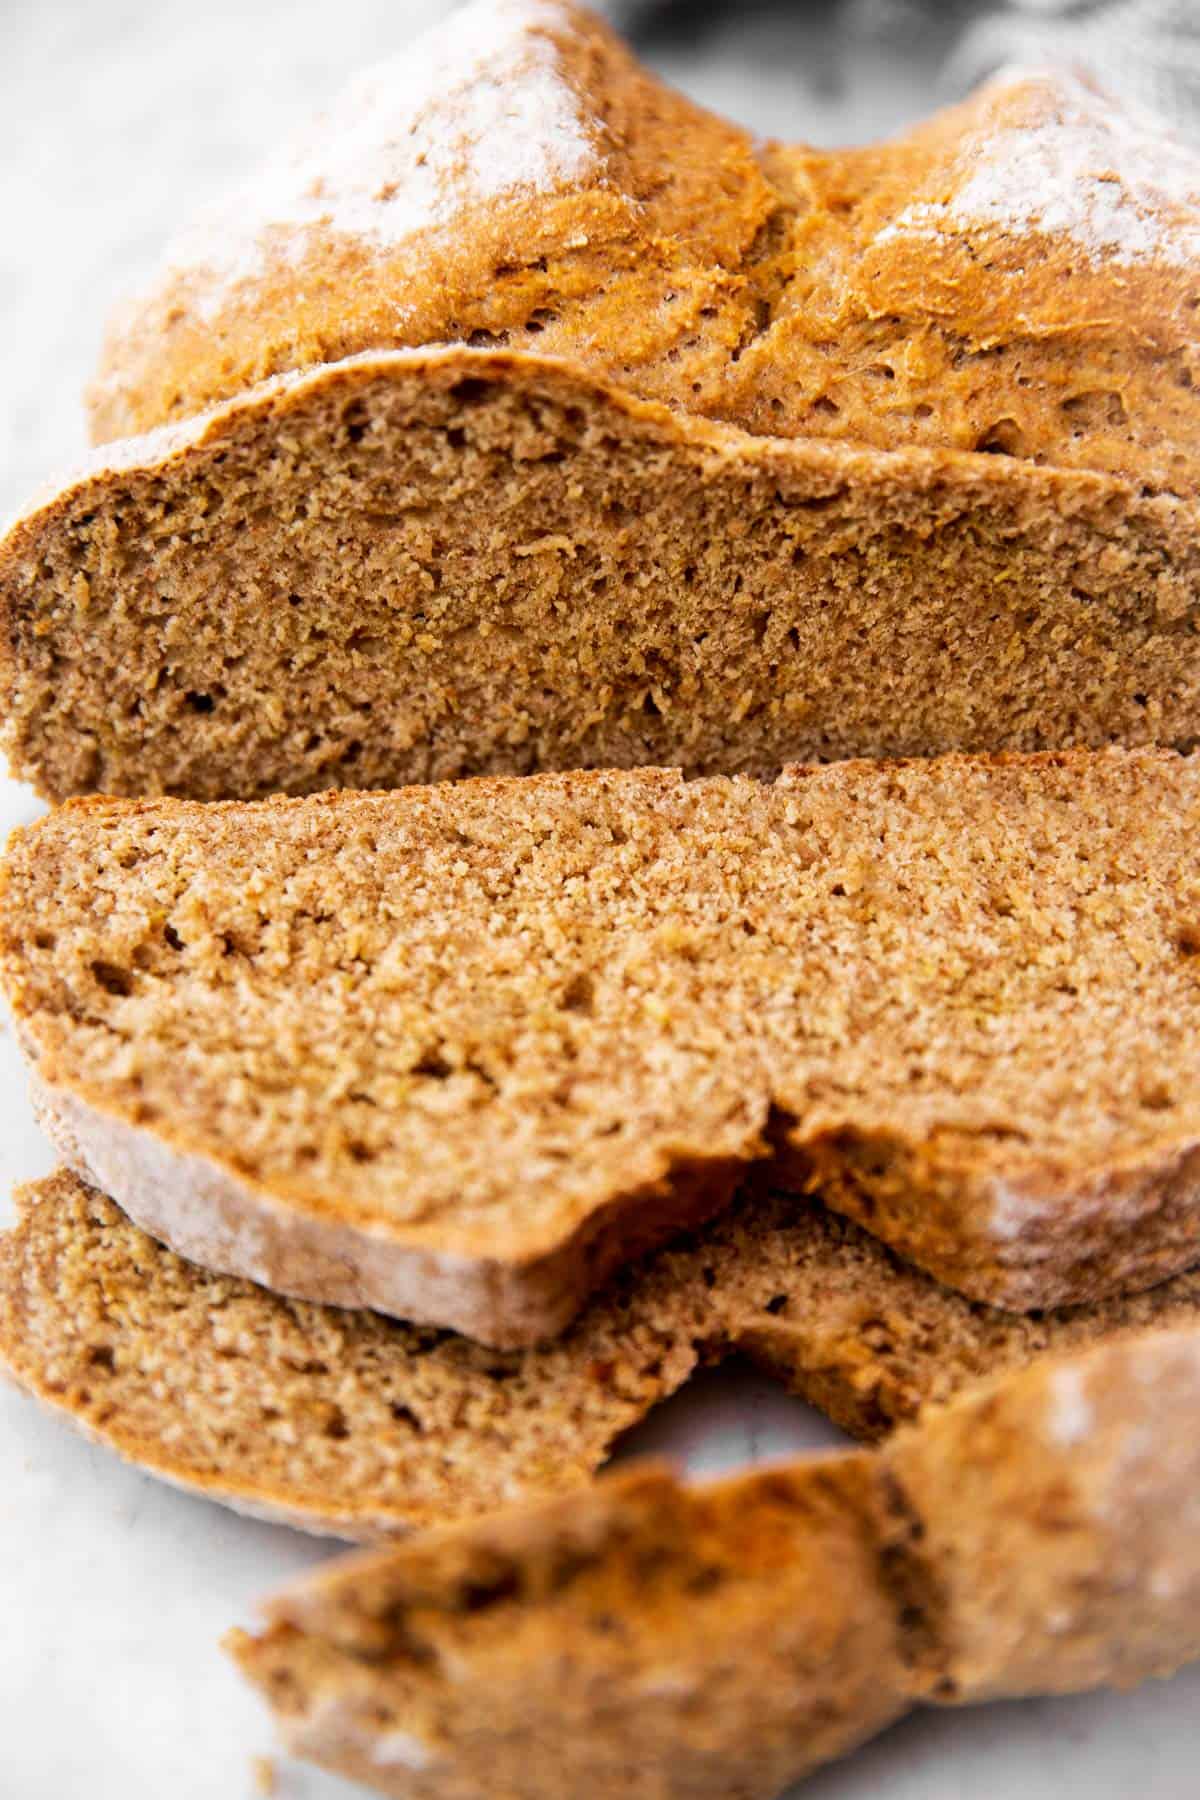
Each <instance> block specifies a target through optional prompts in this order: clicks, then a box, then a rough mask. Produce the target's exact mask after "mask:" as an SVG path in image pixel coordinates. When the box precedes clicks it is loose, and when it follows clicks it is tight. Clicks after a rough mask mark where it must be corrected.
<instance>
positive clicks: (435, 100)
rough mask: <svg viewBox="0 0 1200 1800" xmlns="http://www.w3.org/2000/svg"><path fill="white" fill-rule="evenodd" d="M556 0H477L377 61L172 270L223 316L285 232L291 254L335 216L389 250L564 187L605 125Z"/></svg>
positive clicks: (208, 222) (205, 309)
mask: <svg viewBox="0 0 1200 1800" xmlns="http://www.w3.org/2000/svg"><path fill="white" fill-rule="evenodd" d="M566 23H567V21H566V20H565V19H564V15H563V13H562V11H561V9H560V8H559V6H558V5H557V4H555V0H476V3H475V4H474V5H471V6H468V7H467V8H465V9H464V10H463V11H461V12H459V13H456V14H454V15H452V17H451V18H450V19H449V20H448V21H447V22H445V23H444V24H443V25H441V27H440V28H438V29H437V30H434V31H431V32H430V33H428V34H427V35H426V36H425V37H423V38H421V39H419V40H418V41H417V42H416V43H415V44H413V45H411V46H410V47H409V48H408V49H406V50H405V51H403V52H402V53H401V54H400V55H398V56H396V57H393V58H391V59H390V60H389V61H387V62H384V63H380V64H378V65H376V66H375V67H373V68H371V69H368V70H366V71H364V72H363V73H362V74H361V75H359V76H357V77H356V78H355V79H354V80H353V81H351V82H350V84H349V85H348V86H347V87H346V88H345V89H343V91H342V93H341V94H340V96H339V97H338V98H337V100H335V102H334V103H333V105H332V106H331V107H330V109H329V110H328V111H327V112H325V113H324V114H322V115H321V116H320V118H319V119H317V120H316V121H315V122H314V123H313V124H311V125H310V126H309V127H308V128H307V129H306V130H305V131H304V132H303V133H302V134H301V135H300V136H299V137H297V138H296V139H295V140H293V141H292V142H290V143H289V144H288V145H286V146H285V147H284V148H283V149H282V150H281V151H280V152H279V153H278V154H277V155H275V156H274V157H272V158H271V159H270V161H269V162H268V163H267V164H266V166H265V167H264V168H263V169H261V170H260V171H259V173H258V174H257V176H256V177H255V178H254V179H253V180H252V181H251V182H250V183H248V184H247V185H246V186H245V187H243V188H240V189H239V190H238V191H237V192H236V193H235V194H233V195H232V196H230V197H229V198H228V199H226V200H224V201H222V202H220V203H219V204H218V205H217V206H215V207H211V208H209V209H208V210H207V211H206V212H205V213H204V214H203V215H201V217H200V218H199V219H198V220H197V221H196V223H195V225H193V226H192V227H191V228H189V229H188V230H187V231H185V232H184V233H183V234H182V235H181V236H180V237H179V238H178V239H177V240H176V241H175V243H174V244H173V245H172V247H171V249H170V251H169V252H168V255H167V258H166V270H165V272H166V273H174V274H176V275H179V274H186V275H188V276H189V277H191V278H192V280H193V281H194V282H195V283H196V284H197V291H196V293H195V295H194V296H193V304H194V305H195V306H196V308H197V311H198V312H199V313H200V315H201V316H202V317H205V316H207V317H211V316H212V314H213V313H214V312H215V311H216V310H217V309H218V308H219V307H220V305H221V304H222V303H223V301H224V300H225V299H226V298H227V296H228V294H229V292H230V290H231V289H232V288H234V287H237V286H238V285H240V283H242V282H243V281H247V280H250V279H252V278H253V277H255V276H256V275H258V274H260V273H261V271H262V269H263V266H264V263H265V260H266V255H267V251H268V249H269V248H270V246H271V242H272V238H273V237H274V234H275V233H276V232H278V233H279V243H278V247H279V249H280V250H281V251H282V253H283V254H285V255H287V256H288V257H289V258H290V259H292V260H299V259H301V258H302V257H303V255H304V251H305V243H306V239H307V235H308V233H309V232H310V231H311V230H312V229H314V228H315V227H324V228H325V229H326V230H329V231H332V232H336V233H338V234H340V235H342V236H345V237H348V238H354V239H357V240H359V241H360V242H366V243H368V244H370V245H372V246H373V247H375V248H377V249H379V250H388V249H390V248H392V247H394V246H395V245H398V244H401V243H403V242H404V241H405V240H407V239H409V238H411V237H413V236H415V235H416V234H418V233H420V232H424V231H429V230H435V229H438V228H444V227H445V226H447V225H449V224H451V223H452V222H453V220H454V219H455V218H456V217H457V216H458V215H459V214H460V213H461V212H462V210H463V209H464V207H468V206H476V205H480V204H487V203H488V202H494V201H502V200H506V199H511V198H514V197H516V196H519V195H522V194H541V193H553V192H556V191H557V190H559V189H562V188H565V187H567V186H569V185H570V184H572V183H574V182H577V181H579V180H581V179H583V178H585V177H587V176H588V175H590V174H591V173H592V172H593V171H594V169H595V167H596V165H597V163H598V162H599V160H600V152H599V149H598V147H597V142H598V134H599V129H600V127H599V124H598V122H597V121H595V120H594V119H591V118H590V117H588V116H587V115H586V114H585V112H584V110H583V109H582V108H581V106H580V103H579V99H578V96H577V94H576V92H575V91H574V89H573V88H572V87H571V85H570V83H569V82H568V81H567V79H566V78H565V76H564V74H563V71H562V68H561V59H560V54H559V51H558V49H557V46H556V44H555V42H554V39H553V37H552V36H551V35H550V34H551V33H552V32H553V31H554V30H556V29H558V30H561V29H563V28H564V26H565V24H566Z"/></svg>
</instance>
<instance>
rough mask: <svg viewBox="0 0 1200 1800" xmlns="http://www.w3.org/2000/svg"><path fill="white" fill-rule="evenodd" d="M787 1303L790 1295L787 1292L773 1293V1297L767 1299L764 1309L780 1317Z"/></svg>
mask: <svg viewBox="0 0 1200 1800" xmlns="http://www.w3.org/2000/svg"><path fill="white" fill-rule="evenodd" d="M787 1303H788V1297H787V1295H786V1294H772V1296H771V1298H770V1299H769V1300H768V1301H767V1304H766V1305H765V1306H764V1307H763V1311H764V1312H769V1313H771V1314H773V1315H774V1316H775V1317H778V1315H779V1314H780V1313H781V1312H783V1310H784V1308H785V1307H786V1306H787Z"/></svg>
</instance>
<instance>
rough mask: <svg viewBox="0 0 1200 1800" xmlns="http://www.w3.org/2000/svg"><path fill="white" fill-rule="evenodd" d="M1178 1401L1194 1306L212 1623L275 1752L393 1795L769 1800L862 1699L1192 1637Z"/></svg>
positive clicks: (1195, 1364)
mask: <svg viewBox="0 0 1200 1800" xmlns="http://www.w3.org/2000/svg"><path fill="white" fill-rule="evenodd" d="M1163 1394H1165V1395H1166V1396H1167V1397H1168V1400H1169V1404H1168V1405H1167V1406H1165V1407H1163V1406H1160V1405H1159V1404H1158V1401H1159V1398H1160V1396H1161V1395H1163ZM1198 1402H1200V1335H1198V1334H1197V1333H1196V1332H1195V1331H1189V1332H1185V1333H1169V1332H1168V1333H1159V1334H1155V1335H1152V1336H1149V1337H1144V1338H1141V1339H1138V1340H1135V1341H1133V1342H1131V1343H1127V1344H1122V1345H1115V1346H1114V1345H1109V1346H1104V1347H1102V1348H1098V1349H1094V1350H1092V1351H1091V1352H1089V1353H1087V1354H1085V1355H1083V1356H1077V1357H1074V1358H1070V1359H1062V1360H1058V1361H1050V1362H1047V1363H1044V1364H1039V1365H1038V1366H1036V1367H1035V1368H1032V1369H1027V1370H1023V1371H1021V1372H1019V1373H1017V1374H1015V1375H1009V1376H1008V1377H1006V1378H1005V1379H1004V1380H1002V1381H999V1382H997V1383H995V1384H993V1385H992V1386H991V1387H990V1388H989V1389H987V1390H985V1391H984V1392H982V1393H977V1394H971V1395H968V1396H966V1397H965V1398H964V1399H963V1400H961V1401H959V1402H957V1403H956V1404H954V1405H952V1406H951V1407H949V1408H947V1409H945V1410H944V1411H942V1412H935V1413H932V1414H931V1415H930V1416H929V1417H928V1418H927V1419H925V1420H924V1421H923V1422H922V1423H921V1424H920V1425H919V1426H917V1427H915V1428H913V1429H911V1430H909V1431H906V1432H904V1433H902V1434H900V1436H899V1437H898V1438H897V1439H896V1440H894V1442H893V1443H892V1444H891V1445H889V1446H888V1447H886V1448H885V1449H884V1450H883V1451H882V1452H881V1453H879V1455H878V1456H876V1457H874V1458H872V1457H868V1456H863V1455H859V1456H857V1457H850V1458H846V1457H841V1458H813V1459H809V1460H807V1461H806V1462H803V1463H798V1464H793V1465H789V1466H786V1467H784V1468H781V1469H775V1470H772V1471H769V1472H759V1473H754V1474H749V1475H744V1476H741V1477H738V1478H736V1479H734V1480H732V1481H726V1482H723V1483H720V1484H717V1485H715V1486H712V1487H707V1488H692V1489H685V1488H680V1487H676V1486H673V1485H672V1484H671V1483H670V1481H669V1480H668V1479H667V1478H666V1477H664V1476H663V1475H662V1474H661V1473H659V1472H655V1471H648V1472H646V1473H644V1474H642V1475H637V1474H634V1475H630V1476H624V1477H619V1478H618V1479H616V1480H614V1481H609V1482H604V1483H602V1484H601V1485H600V1486H599V1487H598V1488H596V1489H593V1490H592V1491H591V1492H589V1493H587V1494H585V1495H582V1496H575V1497H571V1498H569V1499H566V1500H561V1501H557V1502H554V1503H552V1504H550V1505H542V1506H541V1507H539V1508H527V1509H525V1510H523V1511H514V1512H512V1513H509V1514H504V1515H501V1516H499V1517H497V1518H494V1519H489V1520H485V1521H481V1522H479V1523H477V1524H474V1525H471V1526H467V1527H463V1528H458V1529H453V1530H447V1531H443V1532H441V1533H433V1534H427V1535H426V1536H424V1537H421V1538H418V1539H416V1540H415V1541H414V1542H413V1543H412V1544H411V1545H404V1546H399V1547H397V1548H396V1549H394V1550H388V1551H385V1552H377V1553H374V1554H372V1555H367V1556H358V1557H351V1558H347V1559H345V1560H344V1561H343V1562H340V1563H335V1564H333V1565H327V1566H326V1567H325V1568H324V1569H322V1570H321V1571H319V1572H318V1574H317V1575H316V1576H314V1577H309V1578H308V1579H307V1580H304V1581H302V1582H299V1583H297V1584H295V1585H294V1586H293V1587H292V1588H291V1589H289V1590H288V1591H286V1592H285V1593H284V1594H283V1595H281V1596H279V1597H278V1598H277V1599H276V1600H274V1601H273V1602H272V1603H271V1604H270V1607H269V1619H270V1623H269V1625H268V1627H267V1629H266V1630H265V1631H264V1632H263V1633H262V1634H261V1635H260V1636H258V1637H253V1636H249V1635H247V1634H246V1633H242V1632H238V1633H235V1634H233V1637H232V1638H231V1640H230V1649H231V1651H232V1653H233V1655H234V1656H235V1658H236V1660H237V1661H238V1663H239V1664H240V1666H241V1668H242V1670H243V1672H244V1673H245V1674H246V1675H247V1677H248V1678H249V1679H250V1680H251V1681H252V1682H253V1683H254V1685H255V1686H257V1687H258V1688H259V1690H260V1691H261V1692H262V1693H263V1695H264V1697H265V1698H266V1699H267V1701H268V1703H269V1704H270V1705H271V1706H272V1707H273V1709H274V1711H275V1713H276V1717H277V1720H278V1722H279V1724H280V1727H281V1729H282V1730H283V1732H284V1735H285V1738H286V1739H287V1741H288V1742H289V1744H290V1745H291V1746H292V1747H293V1748H294V1749H296V1750H298V1751H299V1752H300V1753H301V1754H304V1755H309V1756H312V1757H314V1758H315V1759H316V1760H318V1761H322V1762H324V1763H326V1764H327V1765H328V1766H329V1767H332V1768H340V1769H343V1770H345V1771H347V1772H352V1773H354V1774H356V1775H357V1776H359V1777H360V1778H361V1779H363V1780H365V1781H367V1782H368V1783H370V1784H371V1785H373V1786H376V1787H378V1788H379V1789H380V1791H381V1792H384V1793H392V1794H397V1795H400V1794H403V1795H407V1796H414V1797H418V1800H419V1797H423V1796H429V1797H430V1800H432V1797H433V1796H434V1795H437V1796H439V1800H440V1797H441V1796H445V1795H453V1796H454V1797H455V1800H473V1797H474V1796H476V1795H478V1796H483V1795H489V1796H491V1795H494V1794H496V1793H497V1792H500V1793H507V1792H509V1791H512V1792H514V1793H516V1792H519V1793H520V1794H521V1795H522V1796H523V1800H538V1797H540V1796H542V1795H546V1796H547V1800H549V1796H551V1795H557V1794H559V1793H561V1792H562V1791H563V1787H562V1780H561V1771H562V1769H563V1768H564V1767H565V1768H567V1769H568V1770H569V1772H570V1775H571V1778H572V1780H571V1784H569V1785H570V1791H572V1792H574V1791H580V1792H587V1793H589V1794H596V1795H597V1796H605V1797H607V1796H610V1795H612V1796H615V1795H616V1794H618V1793H619V1792H632V1793H634V1794H636V1795H639V1796H643V1795H644V1796H647V1797H649V1796H653V1797H654V1800H670V1797H671V1796H676V1795H677V1796H679V1797H680V1800H693V1797H694V1796H696V1795H699V1794H705V1795H707V1794H712V1795H714V1796H716V1795H718V1794H719V1795H725V1794H729V1793H730V1792H737V1793H740V1794H745V1795H747V1796H761V1797H762V1800H768V1797H769V1796H771V1795H773V1794H775V1793H776V1792H778V1791H779V1789H780V1788H782V1787H783V1786H784V1785H785V1784H786V1782H787V1781H788V1780H789V1779H795V1778H797V1777H798V1776H799V1775H801V1774H802V1773H804V1772H805V1771H806V1770H807V1769H809V1768H811V1767H812V1766H813V1764H814V1763H815V1762H816V1761H818V1760H821V1759H823V1758H825V1757H828V1756H830V1755H836V1754H840V1753H841V1751H842V1750H843V1749H844V1748H846V1747H848V1744H849V1742H852V1741H853V1740H854V1739H855V1738H856V1737H863V1736H865V1735H867V1733H868V1732H869V1731H870V1730H871V1729H874V1728H876V1727H877V1725H878V1724H879V1723H880V1722H881V1720H880V1719H879V1718H878V1717H873V1716H872V1715H871V1713H870V1709H869V1704H867V1703H865V1701H866V1696H869V1695H871V1694H872V1693H874V1694H875V1697H876V1698H877V1699H878V1700H879V1701H881V1702H882V1703H883V1710H884V1711H885V1712H888V1713H894V1712H895V1711H896V1710H898V1709H899V1707H900V1706H903V1705H904V1704H909V1705H911V1704H913V1703H915V1702H917V1701H920V1700H929V1699H940V1700H943V1701H951V1702H954V1703H962V1702H965V1701H971V1700H979V1699H990V1698H995V1697H997V1696H1000V1695H1006V1694H1023V1693H1030V1692H1044V1691H1049V1692H1070V1691H1077V1690H1080V1689H1083V1688H1086V1687H1091V1686H1096V1685H1100V1684H1104V1683H1119V1684H1121V1685H1128V1684H1129V1683H1132V1682H1136V1681H1139V1680H1144V1679H1145V1678H1146V1677H1147V1676H1149V1675H1154V1674H1162V1673H1166V1672H1167V1671H1169V1670H1171V1669H1174V1668H1176V1667H1178V1666H1179V1665H1180V1664H1181V1663H1182V1662H1184V1661H1186V1660H1188V1659H1190V1658H1192V1657H1195V1656H1196V1655H1197V1654H1200V1608H1198V1606H1197V1599H1198V1597H1200V1515H1198V1513H1197V1508H1196V1492H1197V1484H1198V1482H1200V1449H1198V1447H1197V1443H1196V1439H1195V1435H1194V1434H1193V1433H1189V1432H1180V1431H1179V1430H1178V1420H1179V1417H1180V1416H1181V1411H1182V1416H1185V1417H1186V1416H1189V1415H1190V1414H1191V1413H1192V1412H1193V1411H1194V1409H1195V1407H1196V1405H1197V1403H1198ZM848 1580H850V1581H851V1582H852V1583H853V1585H852V1588H851V1590H850V1591H848V1590H847V1581H848ZM798 1623H799V1624H800V1625H801V1627H802V1629H801V1631H800V1633H799V1634H797V1631H796V1627H797V1624H798ZM810 1642H811V1643H813V1644H816V1645H819V1646H820V1651H821V1654H822V1657H823V1659H824V1660H823V1663H822V1664H820V1665H814V1662H813V1660H812V1658H811V1655H810V1654H808V1653H807V1652H806V1651H805V1650H804V1649H803V1648H802V1647H801V1646H803V1645H805V1644H808V1643H810ZM501 1645H503V1653H501V1650H500V1647H501ZM667 1645H670V1646H671V1648H670V1653H669V1655H668V1654H665V1649H666V1646H667ZM872 1666H873V1668H874V1671H875V1676H876V1684H873V1683H872V1679H871V1671H872ZM547 1686H552V1688H553V1692H554V1695H555V1705H554V1707H552V1708H549V1709H548V1708H547V1707H546V1706H545V1703H544V1694H545V1691H546V1688H547ZM689 1701H693V1702H694V1704H689V1703H688V1702H689ZM672 1702H673V1704H672ZM826 1708H827V1709H829V1710H828V1712H826V1711H824V1709H826ZM822 1717H825V1718H832V1719H834V1720H835V1721H836V1724H835V1726H834V1729H833V1730H832V1731H831V1733H830V1734H829V1735H828V1736H825V1735H823V1734H819V1733H817V1734H814V1735H811V1736H810V1735H809V1734H810V1732H812V1729H813V1725H814V1723H815V1721H817V1720H819V1719H821V1718H822ZM784 1719H790V1720H791V1721H792V1722H793V1726H795V1725H796V1724H798V1725H799V1726H800V1728H801V1730H800V1733H799V1734H798V1735H793V1733H791V1732H781V1730H780V1726H781V1722H782V1720H784ZM764 1745H766V1746H770V1748H771V1750H772V1751H773V1752H775V1754H774V1755H773V1756H771V1757H770V1758H769V1759H767V1760H765V1759H764V1758H763V1757H762V1755H761V1749H762V1747H763V1746H764ZM389 1747H390V1748H391V1749H392V1750H394V1752H395V1756H394V1761H392V1760H390V1759H389V1755H388V1749H389ZM789 1759H790V1760H789ZM518 1770H520V1771H522V1773H521V1774H520V1776H519V1777H518V1776H517V1773H516V1772H517V1771H518Z"/></svg>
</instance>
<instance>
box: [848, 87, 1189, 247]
mask: <svg viewBox="0 0 1200 1800" xmlns="http://www.w3.org/2000/svg"><path fill="white" fill-rule="evenodd" d="M1018 86H1028V87H1029V88H1030V89H1031V90H1032V92H1033V93H1035V94H1036V95H1037V97H1038V99H1039V100H1040V101H1041V106H1042V114H1041V117H1040V118H1034V119H1030V120H1028V121H1027V122H1024V123H1017V124H1004V125H1001V126H999V128H993V129H991V130H988V131H987V132H979V133H976V134H975V135H974V136H973V137H971V138H969V139H968V140H967V142H966V143H965V144H964V146H963V149H962V151H961V152H960V154H959V156H958V158H957V165H958V174H959V177H960V179H961V183H962V185H961V186H960V187H958V189H957V191H956V192H955V193H954V194H952V195H951V196H950V197H948V198H947V199H944V200H922V201H918V202H917V203H915V204H914V205H912V206H910V207H907V208H906V209H905V210H904V211H903V212H902V213H900V214H899V216H898V217H897V218H896V219H895V220H894V221H893V222H892V224H891V225H889V226H888V227H887V228H886V229H885V230H883V231H881V232H880V233H879V236H878V238H877V240H876V241H877V242H878V243H886V242H888V241H889V240H892V239H895V238H901V237H912V236H917V237H921V238H926V239H930V238H932V239H934V240H937V241H942V242H944V241H946V240H947V239H950V238H953V237H957V236H961V235H963V234H964V233H967V232H977V231H979V230H980V229H981V228H983V229H988V228H990V229H992V230H994V231H997V232H1000V233H1003V234H1005V235H1014V236H1024V235H1027V234H1028V233H1030V232H1039V233H1045V234H1047V235H1051V236H1062V237H1066V238H1068V239H1069V240H1070V241H1071V243H1072V245H1073V246H1074V247H1075V248H1076V249H1078V250H1080V251H1082V252H1083V253H1084V255H1085V256H1086V257H1087V258H1088V260H1089V261H1090V262H1094V263H1097V262H1102V261H1105V260H1112V261H1114V262H1118V263H1125V264H1136V263H1146V262H1158V263H1164V264H1169V265H1172V266H1176V267H1182V266H1184V265H1186V264H1188V263H1190V262H1193V261H1195V260H1197V259H1198V258H1200V216H1198V215H1200V156H1197V155H1196V153H1195V152H1194V151H1193V150H1191V149H1189V148H1188V146H1187V145H1185V144H1183V143H1181V142H1180V141H1179V140H1178V139H1175V138H1172V137H1168V136H1166V135H1164V134H1163V133H1162V132H1161V131H1159V130H1157V129H1156V127H1155V124H1154V121H1153V120H1152V119H1151V118H1149V117H1148V116H1147V115H1146V114H1143V113H1139V112H1136V111H1134V110H1131V109H1130V108H1127V107H1123V106H1119V105H1118V104H1117V103H1116V102H1114V101H1112V100H1110V99H1108V98H1107V96H1105V95H1104V94H1102V93H1099V92H1098V91H1096V90H1095V89H1093V88H1091V87H1089V86H1088V85H1087V83H1085V82H1084V81H1082V80H1080V79H1079V78H1078V77H1076V76H1072V75H1070V74H1064V73H1063V72H1062V71H1053V72H1049V71H1045V70H1043V71H1039V72H1037V73H1033V72H1009V73H1007V74H1006V75H1004V76H1002V77H1000V78H998V80H997V82H996V83H994V84H993V88H994V90H995V91H997V92H1000V91H1002V90H1003V89H1004V88H1009V89H1014V88H1016V87H1018Z"/></svg>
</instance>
